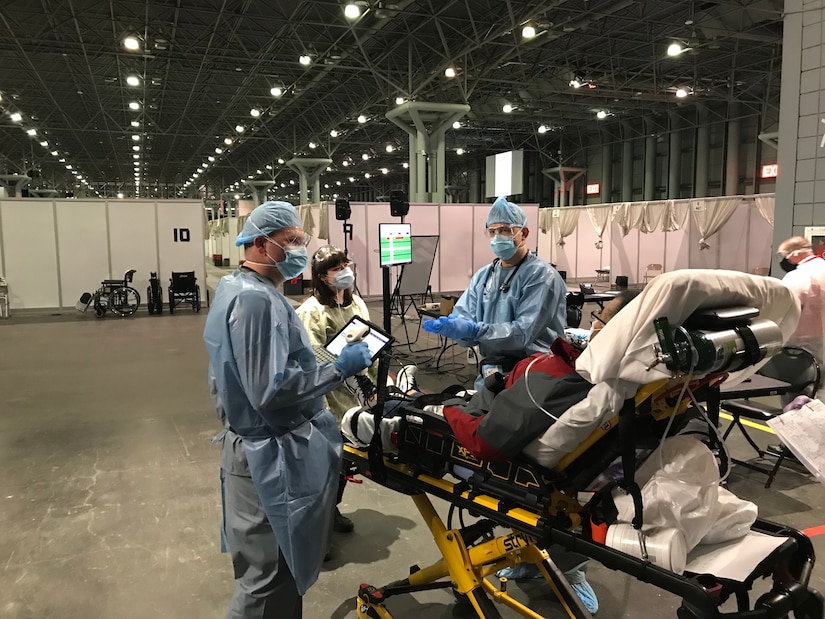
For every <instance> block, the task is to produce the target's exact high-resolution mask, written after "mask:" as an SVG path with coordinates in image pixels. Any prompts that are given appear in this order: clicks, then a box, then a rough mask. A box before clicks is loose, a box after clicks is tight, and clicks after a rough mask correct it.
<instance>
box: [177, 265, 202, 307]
mask: <svg viewBox="0 0 825 619" xmlns="http://www.w3.org/2000/svg"><path fill="white" fill-rule="evenodd" d="M181 303H191V304H192V309H193V310H195V311H196V312H199V311H201V293H200V288H198V278H197V277H195V272H194V271H185V272H182V273H175V272H174V271H173V272H172V277H171V279H170V280H169V313H170V314H174V313H175V307H176V306H178V305H180V304H181Z"/></svg>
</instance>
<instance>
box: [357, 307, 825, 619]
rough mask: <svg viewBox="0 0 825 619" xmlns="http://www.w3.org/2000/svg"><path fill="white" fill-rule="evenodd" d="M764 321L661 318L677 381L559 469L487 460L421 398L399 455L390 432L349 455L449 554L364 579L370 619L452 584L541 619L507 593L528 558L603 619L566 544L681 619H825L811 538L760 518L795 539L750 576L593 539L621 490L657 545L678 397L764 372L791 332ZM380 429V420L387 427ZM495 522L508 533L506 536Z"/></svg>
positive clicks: (631, 402) (642, 392) (571, 611)
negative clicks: (467, 520) (640, 472)
mask: <svg viewBox="0 0 825 619" xmlns="http://www.w3.org/2000/svg"><path fill="white" fill-rule="evenodd" d="M759 323H760V324H759V325H756V323H754V324H753V328H752V329H750V328H748V326H747V325H745V327H744V328H741V325H740V326H737V327H736V328H735V329H723V330H721V331H719V332H713V331H712V330H708V329H705V330H692V331H688V330H687V329H685V328H682V327H676V329H675V330H674V329H673V328H671V327H670V325H669V324H668V322H667V319H666V318H662V319H660V320H657V321H656V325H655V327H656V335H657V336H658V340H659V345H658V348H657V350H656V354H657V357H656V359H655V361H656V362H657V363H659V364H661V365H665V366H666V367H667V372H660V373H659V374H658V375H659V376H661V375H662V374H663V373H664V374H665V375H667V374H669V375H670V378H659V379H656V380H653V381H652V382H650V383H649V384H646V385H644V386H642V387H640V388H639V389H638V390H637V392H636V394H635V396H634V397H631V398H628V399H626V400H625V401H624V405H622V406H620V407H619V408H620V410H614V411H613V414H611V415H608V416H607V417H606V418H604V419H603V420H602V421H600V423H599V425H598V427H596V428H595V429H594V430H593V431H592V432H591V433H590V435H589V436H587V438H586V439H584V440H583V441H581V442H580V443H579V444H578V446H577V447H576V448H575V449H574V450H573V451H572V452H571V453H568V454H567V455H565V456H564V457H563V458H561V459H560V460H559V461H558V462H557V463H556V464H555V465H554V466H552V467H545V466H541V465H539V464H537V463H535V462H533V461H530V460H528V459H527V458H517V459H515V460H513V461H509V462H492V461H480V460H477V459H475V458H474V457H473V456H472V455H470V454H469V452H468V451H467V449H465V448H464V447H462V446H461V445H460V444H459V443H458V442H457V441H456V440H455V439H454V437H453V436H452V431H451V429H450V426H449V424H447V422H446V421H445V420H444V418H443V417H441V416H440V415H437V414H432V413H429V412H427V411H425V410H422V409H421V408H417V407H416V406H415V403H414V402H413V403H410V404H407V405H405V408H404V411H403V413H402V415H401V416H400V420H399V423H398V426H397V427H396V428H395V432H396V434H397V448H398V451H397V453H388V452H384V451H383V450H382V448H381V439H380V436H381V432H380V431H376V432H375V435H374V436H373V441H372V444H371V445H370V446H369V447H368V448H359V447H355V446H352V445H345V447H344V458H345V459H346V460H347V461H348V462H349V463H350V464H351V465H352V466H354V467H355V468H357V469H358V471H359V472H361V473H362V474H363V475H365V476H366V477H368V478H370V479H372V480H373V481H376V482H377V483H380V484H382V485H384V486H386V487H387V488H390V489H393V490H396V491H398V492H401V493H404V494H407V495H409V496H410V497H411V498H412V500H413V502H414V503H415V505H416V507H417V509H418V511H419V512H420V514H421V516H422V518H423V519H424V522H425V523H426V524H427V526H428V528H429V529H430V532H431V533H432V536H433V540H434V541H435V544H436V546H437V547H438V549H439V551H440V552H441V555H442V557H441V559H439V560H438V561H436V562H435V563H434V564H432V565H428V566H423V567H419V566H417V565H416V566H413V567H412V568H411V569H410V574H409V575H408V576H406V577H404V578H402V579H400V580H397V581H395V582H392V583H390V584H388V585H385V586H383V587H378V588H377V587H374V586H372V585H367V584H362V585H361V587H360V589H359V591H358V598H357V612H358V617H359V618H361V619H364V618H368V617H369V618H391V617H392V615H391V614H390V610H389V609H388V605H387V603H386V600H387V598H389V597H391V596H392V595H397V594H400V593H410V592H415V591H422V590H428V589H435V588H451V589H452V590H453V592H454V594H455V595H456V597H457V598H458V599H459V600H465V601H467V602H469V604H471V605H472V608H473V609H474V611H475V613H476V614H477V616H478V617H481V618H484V619H491V618H495V617H500V616H501V615H500V614H499V611H498V608H497V607H496V604H501V605H504V606H507V607H509V608H511V609H513V610H515V611H516V612H517V613H518V614H520V615H521V616H524V617H532V618H540V617H541V615H539V614H537V613H535V612H534V611H532V610H531V609H529V608H527V607H526V606H524V605H523V604H521V603H520V602H518V601H517V600H515V599H514V598H512V597H511V596H510V595H508V593H507V591H506V579H496V578H494V575H495V572H497V571H498V570H500V569H502V568H504V567H507V566H514V565H516V564H518V563H520V562H523V561H526V562H530V563H534V564H536V565H537V566H538V567H539V568H540V571H541V573H542V575H543V576H544V579H545V581H546V582H547V584H548V585H549V587H550V588H551V590H552V591H553V593H554V594H555V596H556V598H557V599H558V601H559V603H560V604H561V607H562V608H563V610H564V616H567V617H572V618H576V619H579V618H587V617H590V616H591V615H590V614H589V613H588V611H587V610H586V608H585V607H584V606H583V604H582V602H581V601H580V600H579V598H578V597H577V596H576V594H575V593H574V592H573V590H572V588H571V587H570V585H569V584H568V583H567V580H566V579H565V578H564V576H563V574H562V572H561V571H560V570H559V569H558V568H557V567H556V565H555V564H554V563H553V560H552V557H551V556H549V555H548V553H547V551H546V550H544V549H545V548H548V547H550V545H551V544H557V545H560V546H562V547H564V548H566V549H568V550H570V551H574V552H578V553H581V554H583V555H586V556H588V557H591V558H593V559H595V560H597V561H599V562H600V563H602V564H603V565H605V566H606V567H608V568H611V569H615V570H620V571H622V572H625V573H627V574H629V575H631V576H633V577H635V578H637V579H639V580H641V581H643V582H647V583H650V584H652V585H654V586H656V587H660V588H662V589H664V590H666V591H669V592H671V593H672V594H674V595H676V596H678V597H680V598H681V599H682V606H681V608H680V609H679V610H678V613H677V616H678V617H679V618H680V619H699V618H717V617H719V618H721V617H737V618H741V619H780V618H783V617H787V616H788V615H789V613H791V612H792V613H793V616H794V617H795V618H796V619H802V618H804V619H814V618H816V619H822V617H823V601H822V597H821V596H820V595H819V594H818V593H817V592H816V591H813V590H812V589H810V588H809V587H808V580H809V577H810V575H811V570H812V568H813V565H814V560H815V559H814V551H813V547H812V545H811V542H810V540H809V539H808V538H807V537H806V536H805V535H804V534H802V533H801V532H799V531H796V530H793V529H790V528H787V527H784V526H782V525H779V524H775V523H772V522H768V521H765V520H761V519H757V520H756V522H755V523H754V525H753V526H752V527H751V531H752V532H757V533H761V534H765V535H770V536H777V537H780V538H782V541H781V543H780V544H779V546H778V547H777V548H776V549H775V550H773V551H772V552H770V553H769V554H767V555H766V556H765V557H764V558H763V559H762V560H761V561H760V562H759V563H758V565H757V566H756V567H755V568H754V569H753V570H752V571H751V573H750V574H749V575H748V576H747V578H744V579H741V580H732V579H729V578H723V577H716V576H714V575H712V574H695V573H691V572H689V571H685V573H684V574H677V573H675V572H672V571H669V570H666V569H663V568H661V567H658V566H657V565H654V563H652V562H651V561H650V560H645V559H644V558H643V559H639V558H636V557H634V556H631V555H629V554H625V553H623V552H621V551H619V550H615V549H613V548H610V547H608V546H606V545H604V544H603V543H599V542H597V541H594V540H593V538H592V535H591V532H592V527H591V522H592V520H591V519H592V516H593V514H594V513H604V509H606V508H607V507H608V506H609V505H612V500H609V496H610V494H611V491H613V490H614V489H615V488H616V486H617V485H618V486H620V487H621V488H622V489H624V491H625V492H626V493H627V494H628V495H630V496H631V497H632V498H633V503H634V506H635V518H634V520H633V526H634V527H635V528H636V529H637V531H638V532H639V534H640V544H641V547H642V548H643V549H644V545H643V539H644V538H643V536H642V535H641V531H640V529H641V526H642V522H643V505H642V498H641V493H640V489H639V486H638V485H637V484H636V482H635V470H636V468H637V467H638V466H639V464H640V463H641V461H642V460H644V459H645V458H646V457H647V456H648V455H649V454H650V453H651V452H652V451H653V450H654V449H655V448H656V447H657V446H658V444H659V443H660V441H661V440H662V438H663V432H664V431H665V427H666V426H667V425H668V420H669V418H670V417H671V416H673V419H674V422H673V423H672V426H668V427H671V432H669V434H671V435H672V434H674V433H675V431H676V430H677V429H678V428H679V427H680V423H679V420H682V419H684V418H686V417H687V415H685V413H686V411H687V410H688V409H689V406H690V400H687V399H682V400H679V396H680V395H681V394H682V393H684V391H685V389H684V388H685V383H686V382H688V383H689V384H688V388H689V390H690V391H691V392H693V393H694V394H696V395H697V397H699V398H700V399H701V397H702V396H703V395H706V394H707V393H708V392H709V391H710V390H713V389H718V385H719V384H720V383H721V382H722V381H724V380H725V378H726V377H727V376H728V372H731V371H734V370H741V369H742V368H745V367H748V366H754V365H757V364H758V363H759V362H760V361H764V359H765V358H767V357H768V356H770V355H771V354H773V352H775V351H776V349H777V348H778V347H779V346H781V344H782V339H781V336H779V339H778V341H772V342H766V341H764V340H765V339H770V338H771V337H773V338H774V339H776V334H775V333H773V332H770V328H771V324H766V323H770V321H767V320H760V321H759ZM608 326H610V325H608ZM773 327H774V328H775V327H776V325H773ZM605 328H607V327H605ZM717 331H718V330H717ZM775 331H777V332H778V329H775ZM769 332H770V333H769ZM771 333H773V335H771ZM766 334H767V335H766ZM600 337H602V338H603V337H604V334H603V335H602V336H600ZM382 373H383V377H384V378H386V373H387V368H386V367H384V368H383V372H382V371H379V381H382ZM379 384H385V383H384V382H383V381H382V382H380V383H379ZM376 410H377V409H376ZM376 415H377V413H376ZM375 421H376V422H378V421H379V420H378V419H377V418H376V419H375ZM378 426H379V423H375V426H374V427H376V428H377V427H378ZM718 446H719V445H717V447H718ZM617 462H621V464H622V470H623V471H624V473H623V475H622V476H621V477H620V478H619V479H618V480H615V481H614V482H613V483H612V484H610V483H608V484H607V485H603V487H601V488H594V487H593V483H594V481H595V480H597V479H599V475H600V474H601V473H603V472H604V471H605V470H606V469H608V467H610V466H611V464H614V465H615V464H616V463H617ZM456 471H460V473H456ZM448 474H452V475H456V477H455V481H451V480H449V479H448V478H447V475H448ZM458 475H460V477H459V476H458ZM585 490H591V491H593V490H595V492H594V493H593V494H592V497H593V498H592V499H590V500H588V501H587V502H586V503H581V502H580V501H579V496H580V494H579V493H580V492H582V491H585ZM428 495H432V496H436V497H440V498H442V499H444V500H446V501H448V502H449V503H450V504H451V505H452V506H454V507H458V508H463V509H467V510H469V512H470V513H471V514H472V515H476V516H479V517H480V519H479V520H477V521H476V522H474V523H472V524H469V525H467V526H462V527H460V528H449V529H448V528H447V526H445V524H444V522H443V521H442V520H441V518H440V517H439V516H438V514H437V513H436V511H435V509H434V508H433V505H432V503H431V501H430V498H429V496H428ZM588 496H589V495H588ZM600 510H601V511H600ZM496 527H504V528H505V529H508V530H509V532H508V533H506V534H504V535H497V534H496V531H495V529H496ZM644 552H645V551H644V550H643V551H642V553H643V554H642V556H643V557H644V556H645V554H644ZM768 578H770V579H771V581H770V582H771V585H770V587H769V588H768V590H767V591H764V592H761V594H760V595H759V597H758V598H757V599H756V600H755V601H753V602H752V601H751V599H750V594H751V592H752V589H753V588H754V583H755V582H756V581H758V580H761V579H768ZM760 589H765V585H760ZM729 598H734V599H735V602H736V607H737V609H736V610H735V611H733V612H722V610H721V605H722V604H723V603H724V602H725V601H726V600H728V599H729Z"/></svg>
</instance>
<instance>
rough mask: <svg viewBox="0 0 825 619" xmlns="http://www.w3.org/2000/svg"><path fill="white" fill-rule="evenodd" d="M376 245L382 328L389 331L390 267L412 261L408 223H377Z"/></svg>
mask: <svg viewBox="0 0 825 619" xmlns="http://www.w3.org/2000/svg"><path fill="white" fill-rule="evenodd" d="M378 247H379V254H380V260H381V262H380V264H381V275H382V278H381V279H382V283H383V286H382V288H383V295H384V329H385V330H386V331H387V333H391V332H392V328H391V323H390V296H391V292H390V267H392V266H398V265H401V264H410V263H411V262H412V231H411V228H410V224H404V223H391V224H378Z"/></svg>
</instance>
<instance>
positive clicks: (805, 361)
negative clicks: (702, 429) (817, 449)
mask: <svg viewBox="0 0 825 619" xmlns="http://www.w3.org/2000/svg"><path fill="white" fill-rule="evenodd" d="M759 374H762V375H763V376H767V377H769V378H775V379H776V380H781V381H784V382H786V383H790V384H791V387H790V388H789V389H788V392H787V395H789V396H791V397H796V396H798V395H807V396H808V397H810V398H815V397H816V391H817V389H819V384H820V381H821V379H822V374H821V370H820V367H819V363H818V362H817V360H816V358H815V357H814V356H813V355H812V354H811V353H809V352H808V351H807V350H803V349H802V348H796V347H794V346H786V347H784V348H783V349H782V350H781V351H780V352H778V353H777V354H776V355H774V356H773V357H771V359H770V361H768V362H767V363H766V364H765V365H764V366H762V368H761V369H760V370H759ZM722 408H723V409H724V410H725V411H727V412H728V413H730V414H731V416H732V417H733V420H732V421H731V423H730V425H729V426H728V428H727V430H725V433H724V434H723V435H722V438H723V439H727V438H728V435H729V434H730V433H731V431H732V430H733V428H734V427H738V428H739V430H740V431H741V432H742V435H743V436H744V437H745V440H746V441H748V443H750V446H751V447H753V449H754V450H755V451H756V453H757V454H758V455H759V457H760V458H764V457H765V456H766V455H768V456H771V457H775V458H776V463H775V464H774V466H773V468H772V469H771V470H770V471H769V470H767V469H765V468H763V467H760V466H756V465H753V464H751V463H749V462H741V461H738V462H737V463H738V464H742V465H744V466H746V467H747V468H750V469H752V470H755V471H759V472H760V473H765V474H766V475H767V476H768V481H767V482H766V483H765V488H770V487H771V484H772V483H773V479H774V477H775V476H776V473H777V471H778V470H779V467H780V466H781V465H782V462H784V460H785V459H786V458H788V457H790V458H791V459H795V458H794V457H793V454H791V452H790V451H789V450H788V448H787V447H785V445H782V444H780V445H779V447H778V449H773V448H770V447H769V448H768V450H767V451H766V450H763V449H761V448H760V447H759V446H758V445H757V444H756V442H755V441H754V440H753V438H751V436H750V434H748V431H747V428H746V427H745V424H744V423H742V420H743V419H749V420H754V421H761V422H762V423H765V422H767V421H768V420H769V419H771V418H773V417H775V416H777V415H781V414H782V408H781V407H780V408H776V407H773V406H769V405H767V404H762V403H761V402H754V401H753V400H747V399H745V400H726V401H724V402H723V403H722Z"/></svg>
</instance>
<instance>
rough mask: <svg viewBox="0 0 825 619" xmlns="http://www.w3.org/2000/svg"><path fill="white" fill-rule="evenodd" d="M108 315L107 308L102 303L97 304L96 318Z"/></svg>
mask: <svg viewBox="0 0 825 619" xmlns="http://www.w3.org/2000/svg"><path fill="white" fill-rule="evenodd" d="M105 315H106V308H105V307H103V306H102V305H95V318H103V317H104V316H105Z"/></svg>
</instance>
